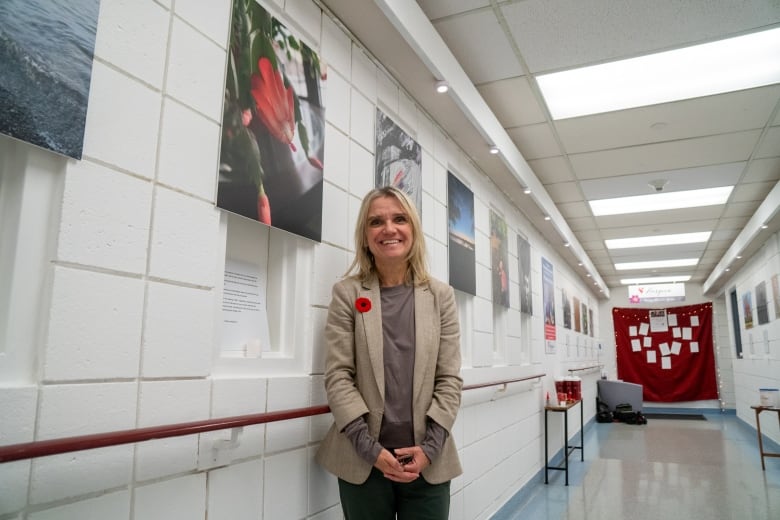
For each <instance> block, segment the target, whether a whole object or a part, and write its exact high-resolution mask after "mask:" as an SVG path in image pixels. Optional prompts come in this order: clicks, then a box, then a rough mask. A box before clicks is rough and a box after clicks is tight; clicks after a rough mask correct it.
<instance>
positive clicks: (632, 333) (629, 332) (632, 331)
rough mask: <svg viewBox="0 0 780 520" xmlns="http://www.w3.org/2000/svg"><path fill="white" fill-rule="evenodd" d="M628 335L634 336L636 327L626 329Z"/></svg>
mask: <svg viewBox="0 0 780 520" xmlns="http://www.w3.org/2000/svg"><path fill="white" fill-rule="evenodd" d="M628 335H629V336H636V325H631V326H630V327H628Z"/></svg>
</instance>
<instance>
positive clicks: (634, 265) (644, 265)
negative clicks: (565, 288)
mask: <svg viewBox="0 0 780 520" xmlns="http://www.w3.org/2000/svg"><path fill="white" fill-rule="evenodd" d="M698 263H699V259H698V258H679V259H677V260H650V261H646V262H624V263H622V264H615V269H617V270H618V271H627V270H629V269H662V268H664V267H689V266H692V265H696V264H698Z"/></svg>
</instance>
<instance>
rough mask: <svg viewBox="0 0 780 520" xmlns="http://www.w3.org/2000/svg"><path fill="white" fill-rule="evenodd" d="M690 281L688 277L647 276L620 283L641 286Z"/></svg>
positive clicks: (625, 279)
mask: <svg viewBox="0 0 780 520" xmlns="http://www.w3.org/2000/svg"><path fill="white" fill-rule="evenodd" d="M690 279H691V276H690V275H679V276H649V277H647V278H623V279H622V280H620V283H622V284H623V285H642V284H646V283H676V282H687V281H688V280H690Z"/></svg>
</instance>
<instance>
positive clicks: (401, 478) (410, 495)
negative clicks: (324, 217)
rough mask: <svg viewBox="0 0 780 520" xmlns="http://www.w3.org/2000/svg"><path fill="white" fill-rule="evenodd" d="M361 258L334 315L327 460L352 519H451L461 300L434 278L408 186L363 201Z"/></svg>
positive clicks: (322, 453)
mask: <svg viewBox="0 0 780 520" xmlns="http://www.w3.org/2000/svg"><path fill="white" fill-rule="evenodd" d="M355 249H356V253H355V259H354V261H353V262H352V265H351V267H350V269H349V270H348V275H349V274H351V276H347V277H346V278H345V279H344V280H342V281H340V282H337V283H336V284H335V285H334V286H333V298H332V300H331V303H330V306H329V309H328V321H327V325H326V327H325V341H326V345H327V354H326V359H325V390H326V393H327V396H328V404H329V405H330V408H331V411H332V412H333V418H334V424H333V426H331V428H330V430H329V432H328V434H327V436H326V437H325V439H324V440H323V441H322V444H321V445H320V448H319V450H318V452H317V461H318V462H319V463H320V464H322V465H323V466H324V467H325V468H326V469H327V470H328V471H330V472H331V473H333V474H334V475H336V476H337V477H338V484H339V493H340V498H341V506H342V508H343V510H344V515H345V516H346V517H347V518H372V519H374V518H376V519H388V520H389V519H392V518H396V513H397V512H398V511H404V510H406V511H408V510H410V508H413V509H415V510H421V511H426V512H427V516H425V518H430V519H441V520H444V519H446V518H448V516H449V507H450V480H451V479H453V478H454V477H456V476H458V475H459V474H460V473H461V467H460V462H459V460H458V453H457V450H456V448H455V443H454V442H453V440H452V436H451V428H452V426H453V424H454V422H455V417H456V415H457V413H458V409H459V408H460V392H461V388H462V385H463V382H462V380H461V378H460V375H459V373H460V327H459V324H458V314H457V309H456V307H455V297H454V292H453V290H452V288H451V287H450V286H448V285H446V284H444V283H442V282H440V281H438V280H435V279H434V278H431V277H430V276H429V275H428V272H427V269H426V266H425V242H424V237H423V234H422V228H421V225H420V218H419V216H418V215H417V211H416V210H415V209H414V205H413V203H412V202H411V200H410V199H409V197H408V196H407V195H405V194H404V193H403V192H401V191H400V190H399V189H397V188H394V187H389V186H388V187H384V188H377V189H374V190H372V191H370V192H369V193H368V194H367V195H366V196H365V197H364V199H363V202H362V205H361V207H360V212H359V215H358V218H357V223H356V226H355ZM376 360H380V361H379V363H377V362H376ZM375 367H378V369H375ZM421 477H422V478H421ZM415 497H416V498H415Z"/></svg>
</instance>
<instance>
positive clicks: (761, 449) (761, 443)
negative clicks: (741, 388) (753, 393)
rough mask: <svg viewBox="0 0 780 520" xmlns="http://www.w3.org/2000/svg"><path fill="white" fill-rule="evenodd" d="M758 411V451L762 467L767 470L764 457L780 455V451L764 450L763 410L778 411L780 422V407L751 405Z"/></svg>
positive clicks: (779, 421) (779, 420)
mask: <svg viewBox="0 0 780 520" xmlns="http://www.w3.org/2000/svg"><path fill="white" fill-rule="evenodd" d="M751 408H752V409H753V410H755V411H756V431H757V432H758V451H759V453H760V454H761V469H762V470H764V471H766V466H765V465H764V457H780V453H771V452H768V451H764V440H763V439H762V438H761V418H760V417H759V416H760V415H761V412H777V422H778V424H780V407H777V406H751Z"/></svg>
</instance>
